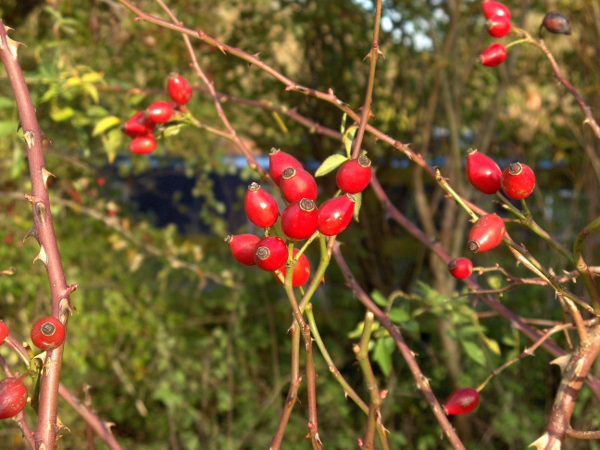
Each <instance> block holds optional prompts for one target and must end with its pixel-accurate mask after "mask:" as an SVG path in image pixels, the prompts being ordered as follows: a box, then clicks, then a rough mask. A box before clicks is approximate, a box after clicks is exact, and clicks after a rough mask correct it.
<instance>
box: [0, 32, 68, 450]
mask: <svg viewBox="0 0 600 450" xmlns="http://www.w3.org/2000/svg"><path fill="white" fill-rule="evenodd" d="M18 47H19V43H17V42H15V41H13V40H12V39H10V38H9V37H8V36H7V34H6V28H5V26H4V23H2V22H1V21H0V56H1V58H2V62H3V63H4V66H5V67H6V73H7V74H8V78H9V80H10V84H11V87H12V90H13V92H14V94H15V100H16V102H17V108H18V110H19V119H20V122H21V127H22V128H23V137H24V139H25V144H26V146H27V154H28V160H29V173H30V177H31V184H32V188H33V189H32V194H31V195H30V196H28V199H29V200H30V201H31V204H32V209H33V221H34V225H33V229H32V233H31V234H32V235H33V236H34V237H35V238H36V239H37V241H38V242H39V244H40V254H39V255H38V257H37V259H39V260H40V261H42V262H43V263H44V265H45V266H46V271H47V274H48V281H49V283H50V291H51V295H52V315H53V316H54V317H57V318H59V319H60V320H61V321H62V322H63V323H64V324H65V326H66V325H67V322H68V317H69V313H70V310H71V301H70V294H71V292H72V291H73V289H71V288H70V287H69V286H68V285H67V282H66V279H65V274H64V270H63V266H62V261H61V259H60V253H59V251H58V243H57V241H56V234H55V232H54V225H53V222H52V214H51V212H50V198H49V195H48V189H47V187H46V180H47V178H48V176H50V175H51V174H50V173H49V172H48V171H46V168H45V163H44V154H43V150H42V140H43V139H44V138H45V136H44V134H43V133H42V131H41V129H40V127H39V124H38V121H37V118H36V113H35V108H34V106H33V102H32V100H31V96H30V95H29V89H28V88H27V84H26V83H25V78H24V76H23V72H22V71H21V67H20V65H19V62H18V60H17V50H18ZM63 351H64V345H61V346H60V347H58V348H56V349H54V350H51V351H49V352H48V356H47V358H46V362H45V365H46V367H47V369H46V370H44V371H43V372H42V376H41V389H40V403H39V405H40V406H39V416H38V424H37V428H36V430H35V433H34V435H35V442H36V448H39V447H40V446H42V445H43V446H44V447H45V448H46V449H47V450H50V449H54V448H56V432H57V422H56V417H57V402H58V386H59V383H60V369H61V365H62V356H63Z"/></svg>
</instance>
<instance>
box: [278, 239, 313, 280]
mask: <svg viewBox="0 0 600 450" xmlns="http://www.w3.org/2000/svg"><path fill="white" fill-rule="evenodd" d="M299 251H300V250H298V249H297V248H295V249H294V258H295V257H296V255H297V254H298V252H299ZM278 271H279V272H281V275H282V277H283V279H284V280H285V277H286V274H287V267H286V266H283V267H282V268H281V269H278ZM274 275H275V279H276V280H277V281H278V282H279V283H281V284H283V282H282V281H281V279H280V278H279V277H278V276H277V274H274ZM309 278H310V262H309V261H308V258H307V257H306V255H305V254H304V253H302V254H301V255H300V257H299V258H298V261H297V262H296V264H294V271H293V273H292V287H300V286H302V285H304V284H306V283H307V282H308V280H309Z"/></svg>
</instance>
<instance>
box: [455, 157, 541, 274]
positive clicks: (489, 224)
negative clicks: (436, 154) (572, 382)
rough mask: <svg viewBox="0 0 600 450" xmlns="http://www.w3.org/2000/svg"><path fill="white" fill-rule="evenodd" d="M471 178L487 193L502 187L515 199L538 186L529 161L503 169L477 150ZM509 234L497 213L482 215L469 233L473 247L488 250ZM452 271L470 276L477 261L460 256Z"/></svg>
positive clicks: (469, 172)
mask: <svg viewBox="0 0 600 450" xmlns="http://www.w3.org/2000/svg"><path fill="white" fill-rule="evenodd" d="M467 178H468V179H469V182H470V183H471V184H472V185H473V187H474V188H475V189H477V190H478V191H480V192H483V193H484V194H495V193H496V192H498V191H499V190H500V189H502V191H503V192H504V194H505V195H506V196H507V197H509V198H511V199H513V200H524V199H526V198H527V197H529V196H530V195H531V193H532V192H533V189H534V188H535V173H534V172H533V170H532V169H531V167H529V166H528V165H527V164H523V163H520V162H515V163H512V164H509V165H508V167H507V168H506V169H504V171H502V170H501V169H500V167H498V164H496V162H495V161H494V160H493V159H492V158H490V157H489V156H487V155H484V154H482V153H480V152H478V151H477V150H475V149H470V150H469V151H468V153H467ZM505 234H506V228H505V226H504V220H502V218H501V217H499V216H498V215H496V214H486V215H484V216H481V217H480V218H479V220H477V222H475V224H474V225H473V227H472V228H471V231H470V233H469V242H468V247H469V250H471V251H472V252H474V253H482V252H487V251H488V250H491V249H493V248H495V247H497V246H498V245H500V243H501V242H502V240H503V239H504V236H505ZM448 270H450V273H451V274H452V275H453V276H454V277H455V278H458V279H463V278H467V277H468V276H470V275H471V273H472V271H473V263H472V262H471V261H470V260H469V259H468V258H464V257H461V258H456V259H453V260H452V261H450V263H449V264H448Z"/></svg>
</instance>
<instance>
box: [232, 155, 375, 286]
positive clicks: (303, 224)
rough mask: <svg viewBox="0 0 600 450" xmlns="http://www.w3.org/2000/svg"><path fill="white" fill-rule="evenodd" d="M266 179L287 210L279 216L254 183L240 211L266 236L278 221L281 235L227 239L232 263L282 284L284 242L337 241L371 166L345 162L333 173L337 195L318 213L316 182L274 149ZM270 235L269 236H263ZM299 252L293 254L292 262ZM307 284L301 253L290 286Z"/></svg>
mask: <svg viewBox="0 0 600 450" xmlns="http://www.w3.org/2000/svg"><path fill="white" fill-rule="evenodd" d="M269 175H270V176H271V178H272V179H273V181H274V183H275V184H276V185H277V186H278V187H279V191H280V193H281V196H282V197H283V199H284V200H285V203H286V205H287V206H286V207H285V208H284V209H283V211H282V212H281V215H280V213H279V205H278V202H277V200H276V199H275V197H274V196H273V195H271V194H270V193H269V192H267V191H266V190H265V189H263V188H262V187H261V186H260V185H259V184H258V183H252V184H251V185H250V186H249V187H248V191H247V192H246V196H245V199H244V208H245V211H246V214H247V216H248V219H249V220H250V221H251V222H252V223H253V224H254V225H256V226H257V227H259V228H265V229H266V230H270V229H271V228H272V227H273V226H274V225H275V224H276V223H277V221H279V224H280V226H281V231H282V233H283V235H282V236H281V237H279V236H275V235H267V236H266V237H264V238H262V239H261V238H260V237H258V236H255V235H253V234H239V235H235V236H227V237H226V238H225V241H226V242H227V243H228V244H229V246H230V248H231V251H232V253H233V257H234V258H235V259H236V260H237V261H238V262H240V263H242V264H244V265H247V266H253V265H257V266H258V267H259V268H261V269H262V270H265V271H269V272H275V273H276V278H277V280H279V281H280V282H281V279H280V278H279V277H277V272H280V273H281V275H283V278H285V273H286V263H287V261H288V257H289V254H288V246H287V243H286V241H288V242H296V241H303V240H306V239H308V238H310V237H311V236H313V235H315V233H317V232H318V233H321V234H322V235H325V236H336V235H338V234H340V233H341V232H342V231H343V230H344V229H346V227H347V226H348V225H349V224H350V221H351V220H352V217H353V214H354V207H355V204H356V199H355V197H354V194H358V193H360V192H362V191H363V190H364V189H365V188H366V187H367V186H368V185H369V183H370V181H371V160H370V159H369V158H368V157H367V156H366V155H362V156H360V157H358V158H354V159H349V160H347V161H346V162H344V163H343V164H342V165H341V166H340V167H339V169H338V172H337V176H336V182H337V185H338V187H339V188H340V191H341V195H339V196H337V197H333V198H331V199H329V200H327V201H325V202H323V203H322V204H321V205H320V206H319V207H317V204H316V200H317V196H318V189H317V182H316V180H315V178H314V177H313V176H312V175H311V174H310V173H309V172H307V171H306V170H304V168H303V167H302V164H301V163H300V162H299V161H298V160H297V159H296V158H294V157H293V156H292V155H290V154H288V153H285V152H283V151H281V150H279V149H271V152H270V153H269ZM267 234H269V233H267ZM298 252H299V251H298V249H294V254H293V255H292V257H293V258H296V255H297V253H298ZM309 278H310V263H309V261H308V258H306V256H305V255H304V253H302V254H301V255H300V257H299V258H298V260H297V262H296V264H295V265H294V271H293V274H292V285H293V286H294V287H298V286H302V285H303V284H305V283H306V282H307V281H308V279H309Z"/></svg>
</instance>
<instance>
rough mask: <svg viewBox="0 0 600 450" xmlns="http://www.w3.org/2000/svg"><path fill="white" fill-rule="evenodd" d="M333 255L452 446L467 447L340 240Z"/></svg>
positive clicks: (349, 284) (409, 350)
mask: <svg viewBox="0 0 600 450" xmlns="http://www.w3.org/2000/svg"><path fill="white" fill-rule="evenodd" d="M333 257H334V258H335V260H336V262H337V263H338V266H339V267H340V269H341V270H342V273H343V275H344V278H345V279H346V283H347V284H348V286H349V287H350V289H352V292H354V295H356V297H357V298H358V299H359V301H360V302H361V303H362V304H363V305H364V306H365V307H366V308H367V309H368V310H369V311H371V312H372V313H373V314H374V315H375V318H376V319H377V320H378V321H379V322H380V323H381V325H383V327H384V328H385V329H386V330H388V332H389V333H390V336H391V337H392V338H393V339H394V342H395V344H396V347H397V348H398V350H399V351H400V354H401V355H402V357H403V358H404V360H405V361H406V363H407V365H408V367H409V369H410V371H411V373H412V375H413V377H414V379H415V381H416V383H417V388H418V389H419V390H420V391H421V392H422V393H423V395H424V396H425V398H426V399H427V403H428V404H429V406H430V407H431V409H432V410H433V414H434V415H435V418H436V419H437V421H438V422H439V423H440V426H441V427H442V430H443V431H444V433H445V434H446V436H447V437H448V440H449V441H450V444H452V446H453V447H454V448H455V449H464V448H465V447H464V445H463V443H462V442H461V440H460V438H459V437H458V435H457V434H456V431H455V430H454V428H453V427H452V425H451V424H450V422H449V421H448V417H446V415H445V414H444V412H443V409H442V407H441V405H440V403H439V402H438V400H437V398H436V397H435V394H434V393H433V391H432V390H431V386H430V385H429V380H428V379H427V378H426V377H425V375H423V372H421V369H420V367H419V364H418V363H417V360H416V359H415V355H414V353H413V352H412V351H411V349H410V348H409V347H408V345H406V342H405V341H404V338H403V337H402V334H401V333H400V330H398V328H397V327H396V326H395V325H394V324H393V323H392V321H391V320H390V318H389V317H388V315H387V314H385V313H384V312H383V311H381V309H379V307H378V306H377V305H376V304H375V303H374V302H373V301H372V300H371V299H370V298H369V296H368V295H367V294H366V292H365V291H364V290H363V289H362V288H361V287H360V285H359V284H358V282H357V281H356V279H355V278H354V275H352V272H351V271H350V268H349V267H348V264H347V263H346V260H345V259H344V257H343V255H342V252H341V250H340V244H339V242H336V244H335V245H334V246H333Z"/></svg>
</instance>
